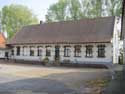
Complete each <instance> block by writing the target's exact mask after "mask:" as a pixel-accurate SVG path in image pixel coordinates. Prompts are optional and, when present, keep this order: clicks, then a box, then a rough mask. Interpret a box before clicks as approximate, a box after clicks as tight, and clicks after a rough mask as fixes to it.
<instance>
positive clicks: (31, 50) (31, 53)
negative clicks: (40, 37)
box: [30, 46, 35, 56]
mask: <svg viewBox="0 0 125 94" xmlns="http://www.w3.org/2000/svg"><path fill="white" fill-rule="evenodd" d="M34 55H35V50H34V47H33V46H31V47H30V56H34Z"/></svg>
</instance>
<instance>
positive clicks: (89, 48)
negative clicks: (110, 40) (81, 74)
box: [86, 45, 93, 58]
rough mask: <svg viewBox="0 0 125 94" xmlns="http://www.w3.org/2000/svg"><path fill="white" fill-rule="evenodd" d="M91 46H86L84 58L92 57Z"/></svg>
mask: <svg viewBox="0 0 125 94" xmlns="http://www.w3.org/2000/svg"><path fill="white" fill-rule="evenodd" d="M92 47H93V46H92V45H87V46H86V57H90V58H91V57H92V56H93V53H92Z"/></svg>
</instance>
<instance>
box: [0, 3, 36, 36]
mask: <svg viewBox="0 0 125 94" xmlns="http://www.w3.org/2000/svg"><path fill="white" fill-rule="evenodd" d="M1 13H2V25H3V29H4V31H6V32H7V34H8V38H11V37H12V36H13V35H14V34H15V33H16V32H17V31H18V30H19V29H20V28H21V27H22V26H25V25H30V24H35V23H37V22H38V20H37V18H36V17H35V15H34V14H33V13H32V12H31V10H30V9H28V8H27V7H25V6H22V5H13V4H12V5H9V6H4V7H3V8H2V11H1Z"/></svg>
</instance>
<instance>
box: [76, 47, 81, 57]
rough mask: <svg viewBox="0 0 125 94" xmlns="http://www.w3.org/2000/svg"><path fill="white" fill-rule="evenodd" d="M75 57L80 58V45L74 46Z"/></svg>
mask: <svg viewBox="0 0 125 94" xmlns="http://www.w3.org/2000/svg"><path fill="white" fill-rule="evenodd" d="M74 53H75V57H81V46H80V45H77V46H75V51H74Z"/></svg>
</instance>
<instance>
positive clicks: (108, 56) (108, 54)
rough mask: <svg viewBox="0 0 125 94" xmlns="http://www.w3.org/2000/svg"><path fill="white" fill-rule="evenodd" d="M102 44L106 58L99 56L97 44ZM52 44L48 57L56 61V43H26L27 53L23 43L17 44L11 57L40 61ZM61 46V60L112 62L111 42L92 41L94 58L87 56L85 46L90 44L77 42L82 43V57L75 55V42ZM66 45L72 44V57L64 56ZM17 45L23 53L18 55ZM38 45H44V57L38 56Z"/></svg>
mask: <svg viewBox="0 0 125 94" xmlns="http://www.w3.org/2000/svg"><path fill="white" fill-rule="evenodd" d="M100 44H105V46H106V47H105V56H106V57H104V58H98V57H97V53H98V52H97V51H98V48H97V45H100ZM48 45H50V46H51V56H50V57H48V58H49V60H50V61H54V57H55V46H56V44H39V45H36V44H32V45H25V46H27V47H28V48H27V51H26V53H27V54H26V55H23V49H22V48H23V45H15V46H14V52H15V55H14V56H12V57H11V58H13V59H24V60H32V61H33V60H34V61H38V60H40V59H44V58H45V55H46V48H45V47H46V46H48ZM58 45H59V46H60V60H61V61H63V60H70V61H75V62H81V63H88V62H89V63H91V62H92V63H111V62H112V57H113V54H112V44H111V43H91V44H90V45H93V57H92V58H86V57H85V55H86V48H85V46H86V45H88V44H76V45H81V57H74V46H75V44H58ZM66 45H70V46H71V56H70V57H64V46H66ZM16 46H20V47H21V55H20V56H17V55H16ZM30 46H35V56H30V54H29V51H30V48H29V47H30ZM37 46H42V49H43V52H42V57H41V56H40V57H39V56H37Z"/></svg>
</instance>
